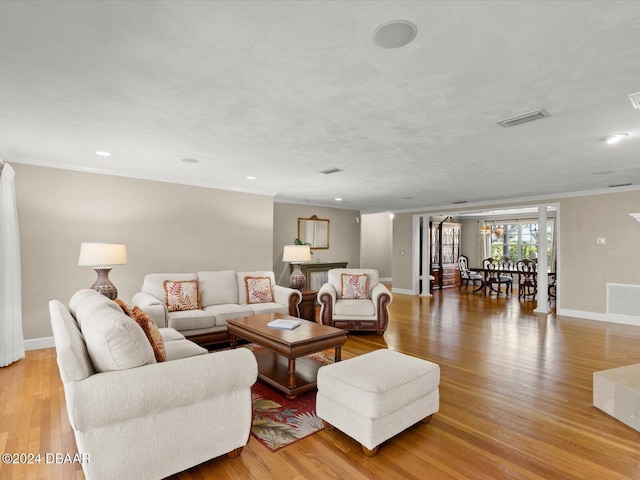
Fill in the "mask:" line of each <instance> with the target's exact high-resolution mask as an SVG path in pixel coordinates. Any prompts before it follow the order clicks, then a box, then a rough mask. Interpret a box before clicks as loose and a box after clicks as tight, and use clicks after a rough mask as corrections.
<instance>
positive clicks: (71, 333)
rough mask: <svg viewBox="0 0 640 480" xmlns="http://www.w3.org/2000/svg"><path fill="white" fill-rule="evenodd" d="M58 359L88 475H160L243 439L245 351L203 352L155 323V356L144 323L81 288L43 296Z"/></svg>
mask: <svg viewBox="0 0 640 480" xmlns="http://www.w3.org/2000/svg"><path fill="white" fill-rule="evenodd" d="M49 310H50V314H51V325H52V327H53V335H54V339H55V345H56V354H57V362H58V367H59V370H60V376H61V377H62V382H63V385H64V392H65V398H66V405H67V413H68V415H69V421H70V423H71V426H72V428H73V432H74V435H75V439H76V445H77V448H78V453H79V454H80V455H81V456H82V458H84V459H87V461H83V462H82V469H83V471H84V474H85V477H86V478H87V480H95V479H98V480H100V479H108V480H111V479H115V478H117V479H119V480H126V479H132V480H134V479H135V480H144V479H160V478H164V477H167V476H169V475H172V474H175V473H177V472H180V471H183V470H185V469H187V468H190V467H192V466H194V465H197V464H200V463H202V462H204V461H207V460H209V459H211V458H214V457H218V456H220V455H223V454H229V455H230V456H231V457H235V456H238V455H239V454H240V452H241V450H242V447H243V446H244V445H245V444H246V443H247V441H248V439H249V432H250V428H251V421H252V402H251V386H252V385H253V384H254V383H255V381H256V379H257V374H258V372H257V363H256V360H255V357H254V355H253V354H252V353H251V352H250V351H249V350H247V349H244V348H240V349H236V350H227V351H220V352H216V353H210V354H209V353H207V351H206V350H205V349H204V348H202V347H199V346H198V345H196V344H195V343H193V342H190V341H189V340H186V339H185V338H184V336H182V335H181V334H180V333H178V332H177V331H175V330H173V329H160V333H161V335H162V338H163V340H164V347H165V352H166V361H164V362H160V363H156V357H155V356H154V353H153V349H152V347H151V343H150V342H149V340H148V339H147V336H146V335H145V333H144V331H143V329H142V328H141V327H140V326H139V325H138V324H137V323H136V322H135V320H133V319H132V318H130V317H128V316H127V315H125V313H124V312H123V310H122V309H121V308H120V307H119V306H118V305H117V304H116V303H115V302H113V301H111V300H109V299H108V298H106V297H104V296H102V295H100V294H99V293H98V292H96V291H94V290H81V291H79V292H77V293H76V294H75V295H74V296H73V298H72V299H71V301H70V302H69V308H67V307H66V306H65V305H64V304H63V303H62V302H60V301H58V300H52V301H51V302H50V303H49Z"/></svg>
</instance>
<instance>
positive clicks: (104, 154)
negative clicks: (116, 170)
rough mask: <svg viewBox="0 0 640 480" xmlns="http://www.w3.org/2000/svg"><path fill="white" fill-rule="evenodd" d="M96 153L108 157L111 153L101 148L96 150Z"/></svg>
mask: <svg viewBox="0 0 640 480" xmlns="http://www.w3.org/2000/svg"><path fill="white" fill-rule="evenodd" d="M96 155H100V156H101V157H110V156H111V154H110V153H109V152H104V151H102V150H98V151H97V152H96Z"/></svg>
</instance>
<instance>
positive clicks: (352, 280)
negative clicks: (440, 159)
mask: <svg viewBox="0 0 640 480" xmlns="http://www.w3.org/2000/svg"><path fill="white" fill-rule="evenodd" d="M340 280H341V283H342V298H354V299H359V298H369V275H367V274H366V273H363V274H360V275H351V274H348V273H343V274H342V275H341V276H340Z"/></svg>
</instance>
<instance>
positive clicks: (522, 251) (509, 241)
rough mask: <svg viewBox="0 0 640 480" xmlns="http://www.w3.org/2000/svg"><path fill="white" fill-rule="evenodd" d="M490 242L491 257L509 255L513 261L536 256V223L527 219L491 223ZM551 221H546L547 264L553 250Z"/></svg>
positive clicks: (532, 258)
mask: <svg viewBox="0 0 640 480" xmlns="http://www.w3.org/2000/svg"><path fill="white" fill-rule="evenodd" d="M491 231H492V234H491V235H490V236H488V237H487V239H488V241H489V242H490V245H491V247H490V252H491V257H492V258H495V259H496V260H500V259H502V258H503V257H509V258H511V259H513V260H515V261H518V260H523V259H525V258H526V259H529V260H535V259H537V258H538V235H539V232H538V223H537V222H536V223H531V221H530V220H528V221H520V222H512V223H504V224H492V225H491ZM552 240H553V222H552V221H549V222H547V264H548V265H550V264H551V252H552V251H553V245H552Z"/></svg>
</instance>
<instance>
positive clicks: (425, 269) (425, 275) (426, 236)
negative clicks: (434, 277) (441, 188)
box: [420, 215, 433, 297]
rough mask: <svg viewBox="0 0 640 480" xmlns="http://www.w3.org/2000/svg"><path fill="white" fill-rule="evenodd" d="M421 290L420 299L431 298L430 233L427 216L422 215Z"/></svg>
mask: <svg viewBox="0 0 640 480" xmlns="http://www.w3.org/2000/svg"><path fill="white" fill-rule="evenodd" d="M420 248H421V249H422V279H421V281H422V288H421V293H420V296H421V297H431V296H433V295H431V288H430V287H431V281H430V280H429V275H431V231H430V230H429V215H422V245H420Z"/></svg>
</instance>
